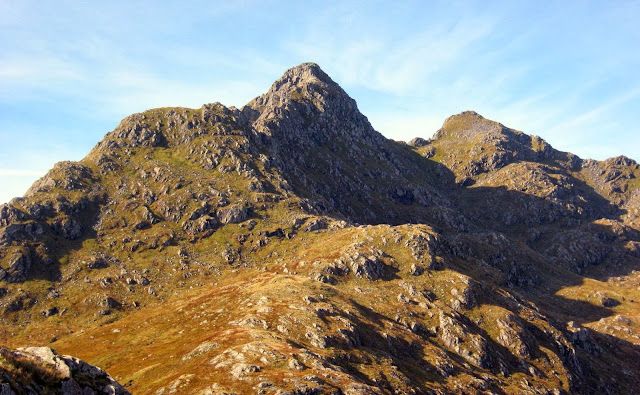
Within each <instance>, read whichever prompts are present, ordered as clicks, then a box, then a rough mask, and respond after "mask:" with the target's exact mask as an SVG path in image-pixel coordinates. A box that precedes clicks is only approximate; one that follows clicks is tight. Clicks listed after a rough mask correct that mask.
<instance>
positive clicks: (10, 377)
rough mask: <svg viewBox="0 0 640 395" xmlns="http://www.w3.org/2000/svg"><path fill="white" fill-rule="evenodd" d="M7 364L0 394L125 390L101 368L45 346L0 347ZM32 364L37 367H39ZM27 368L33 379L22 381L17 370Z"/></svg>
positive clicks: (118, 394)
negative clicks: (14, 348) (13, 349)
mask: <svg viewBox="0 0 640 395" xmlns="http://www.w3.org/2000/svg"><path fill="white" fill-rule="evenodd" d="M0 354H1V355H2V358H3V360H4V361H5V363H6V364H8V365H9V366H6V364H5V366H3V367H4V368H8V369H5V370H3V372H2V373H0V391H1V392H0V393H3V394H23V393H25V394H26V393H28V394H33V393H38V394H40V393H49V394H104V395H128V394H129V392H128V391H127V390H126V389H125V388H124V387H122V385H120V384H119V383H118V382H117V381H115V380H114V379H113V378H112V377H111V376H109V375H108V374H107V373H106V372H105V371H103V370H102V369H100V368H98V367H96V366H93V365H90V364H88V363H86V362H84V361H82V360H80V359H78V358H74V357H71V356H68V355H60V354H58V353H57V352H56V351H55V350H53V349H51V348H48V347H27V348H19V349H17V350H15V351H12V350H9V349H6V348H0ZM36 367H40V368H39V369H38V368H36ZM24 371H30V374H33V375H35V376H36V378H37V381H35V380H34V381H31V380H29V381H25V379H26V377H29V376H28V375H26V376H21V372H24Z"/></svg>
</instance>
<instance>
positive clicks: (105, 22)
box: [0, 0, 640, 202]
mask: <svg viewBox="0 0 640 395" xmlns="http://www.w3.org/2000/svg"><path fill="white" fill-rule="evenodd" d="M638 20H640V2H639V1H593V2H592V1H569V0H565V1H557V2H553V1H545V2H539V1H531V2H525V1H516V0H514V1H504V2H493V1H479V2H473V1H447V2H436V1H416V2H411V1H387V2H374V1H363V2H350V1H338V2H329V1H324V2H313V1H291V2H274V1H237V2H231V1H227V2H220V3H217V4H216V3H215V2H213V1H202V2H198V1H191V2H190V1H175V2H173V1H163V2H157V1H154V2H144V1H109V2H95V1H94V2H80V1H76V2H66V1H59V0H58V1H48V0H43V1H19V0H15V1H8V0H0V202H3V201H7V200H9V199H10V198H11V197H13V196H18V195H22V194H23V193H24V191H25V190H26V189H27V188H28V186H29V185H30V184H31V183H32V182H33V181H34V180H35V179H37V178H38V177H39V176H41V175H43V174H44V173H45V172H46V170H47V169H49V168H50V167H51V166H52V165H53V163H55V162H57V161H59V160H67V159H70V160H78V159H81V158H82V157H83V156H84V155H85V154H86V153H87V152H88V151H89V150H90V149H91V148H92V147H93V146H94V145H95V144H96V143H97V142H98V141H99V140H100V139H101V138H102V136H103V135H104V134H105V133H107V132H108V131H110V130H112V129H113V128H114V127H115V126H116V125H117V123H118V122H119V120H120V119H121V118H123V117H124V116H126V115H127V114H130V113H134V112H139V111H143V110H145V109H148V108H152V107H161V106H186V107H200V105H201V104H203V103H209V102H214V101H220V102H222V103H224V104H227V105H235V106H238V107H239V106H242V105H243V104H245V103H246V102H248V101H249V100H250V99H251V98H253V97H254V96H257V95H258V94H260V93H262V92H264V91H265V90H266V89H267V88H268V87H269V85H270V84H271V82H272V81H273V80H275V79H276V78H278V77H279V76H280V75H281V74H282V72H283V71H284V70H285V69H287V68H289V67H291V66H293V65H296V64H299V63H302V62H305V61H314V62H317V63H318V64H320V65H321V66H322V68H323V69H324V70H325V71H326V72H327V73H329V74H330V75H331V76H332V77H333V78H334V79H335V80H336V81H337V82H338V83H340V84H341V85H342V86H343V87H344V88H345V90H346V91H347V92H348V93H349V94H350V95H351V96H352V97H353V98H355V99H356V100H357V101H358V103H359V106H360V109H361V110H362V112H363V113H364V114H365V115H367V116H368V117H369V119H370V121H371V122H372V124H373V126H374V127H375V128H376V129H377V130H379V131H380V132H382V133H383V134H384V135H386V136H387V137H390V138H393V139H397V140H408V139H410V138H412V137H415V136H423V137H429V136H431V135H432V134H433V132H434V131H435V130H437V129H438V128H439V127H440V125H441V124H442V122H443V120H444V119H445V118H446V117H447V116H449V115H451V114H454V113H458V112H461V111H463V110H468V109H473V110H476V111H478V112H479V113H481V114H482V115H484V116H485V117H488V118H491V119H494V120H497V121H500V122H502V123H504V124H506V125H508V126H511V127H513V128H516V129H519V130H523V131H525V132H528V133H532V134H537V135H539V136H542V137H543V138H545V139H546V140H547V141H549V142H550V143H551V144H552V145H553V146H555V147H556V148H558V149H562V150H566V151H572V152H574V153H576V154H578V155H579V156H581V157H584V158H595V159H605V158H607V157H610V156H615V155H618V154H625V155H627V156H630V157H632V158H635V159H637V160H638V159H640V136H639V133H640V128H639V127H638V122H637V121H638V119H637V118H638V115H639V114H640V73H639V70H640V29H638V27H637V24H638Z"/></svg>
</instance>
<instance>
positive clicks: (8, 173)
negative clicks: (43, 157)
mask: <svg viewBox="0 0 640 395" xmlns="http://www.w3.org/2000/svg"><path fill="white" fill-rule="evenodd" d="M46 172H47V171H46V170H26V169H7V168H0V177H42V176H43V175H44V174H45V173H46Z"/></svg>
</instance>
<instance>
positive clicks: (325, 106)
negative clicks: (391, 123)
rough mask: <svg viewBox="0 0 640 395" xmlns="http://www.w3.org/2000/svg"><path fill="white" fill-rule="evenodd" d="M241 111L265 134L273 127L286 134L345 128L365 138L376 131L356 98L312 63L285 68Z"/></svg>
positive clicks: (254, 126)
mask: <svg viewBox="0 0 640 395" xmlns="http://www.w3.org/2000/svg"><path fill="white" fill-rule="evenodd" d="M242 111H243V113H244V114H246V115H248V116H249V118H250V119H252V120H253V125H252V126H253V128H255V129H256V130H257V131H258V132H261V133H265V134H267V135H272V133H273V131H274V130H275V129H278V131H281V132H284V133H286V134H290V133H296V134H300V133H303V132H304V131H308V132H312V134H314V135H318V134H319V133H321V132H322V133H326V132H329V131H338V132H340V131H344V130H346V129H348V130H350V133H351V134H352V136H351V137H355V138H365V139H370V138H371V137H372V135H376V137H377V136H378V135H379V134H378V133H377V132H375V131H374V130H373V128H372V127H371V125H370V124H369V121H368V120H367V118H366V117H365V116H364V115H362V114H361V113H360V111H359V110H358V106H357V104H356V102H355V100H353V99H352V98H351V97H349V95H348V94H347V93H346V92H345V91H344V90H343V89H342V88H341V87H340V85H338V84H337V83H336V82H334V81H333V80H332V79H331V77H329V76H328V75H327V74H326V73H325V72H324V71H322V69H321V68H320V66H318V65H317V64H315V63H303V64H301V65H299V66H296V67H293V68H291V69H289V70H287V71H286V72H285V73H284V74H283V75H282V77H280V78H279V79H278V80H276V81H275V82H274V83H273V84H272V85H271V87H270V88H269V90H268V91H267V92H266V93H265V94H263V95H262V96H259V97H257V98H255V99H254V100H252V101H251V102H249V103H248V104H247V105H246V106H245V107H244V108H243V110H242ZM303 134H304V133H303ZM354 134H355V135H354ZM380 137H381V136H380Z"/></svg>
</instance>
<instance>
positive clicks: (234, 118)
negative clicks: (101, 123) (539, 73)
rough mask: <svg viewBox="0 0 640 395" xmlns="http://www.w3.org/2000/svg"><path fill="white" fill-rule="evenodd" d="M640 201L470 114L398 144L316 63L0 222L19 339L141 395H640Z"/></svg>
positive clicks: (139, 139)
mask: <svg viewBox="0 0 640 395" xmlns="http://www.w3.org/2000/svg"><path fill="white" fill-rule="evenodd" d="M639 180H640V166H639V165H638V164H637V163H636V162H635V161H633V160H631V159H629V158H626V157H618V158H612V159H608V160H605V161H593V160H583V159H581V158H579V157H577V156H575V155H573V154H570V153H565V152H560V151H558V150H555V149H554V148H552V147H551V146H550V145H549V144H548V143H547V142H545V141H544V140H542V139H540V138H538V137H535V136H530V135H527V134H525V133H522V132H519V131H516V130H513V129H510V128H508V127H506V126H504V125H502V124H499V123H497V122H494V121H490V120H487V119H485V118H483V117H482V116H480V115H478V114H477V113H474V112H463V113H461V114H458V115H454V116H452V117H450V118H448V119H447V120H446V121H445V122H444V124H443V126H442V128H441V129H440V130H439V131H437V133H436V134H435V135H434V137H433V138H431V139H426V138H416V139H414V140H412V141H411V142H409V143H402V142H396V141H392V140H389V139H386V138H385V137H384V136H382V135H381V134H380V133H378V132H377V131H375V130H374V129H373V128H372V126H371V125H370V123H369V122H368V120H367V118H366V117H365V116H364V115H362V114H361V113H360V112H359V110H358V108H357V105H356V103H355V101H354V100H353V99H351V98H350V97H349V96H348V95H347V94H346V93H345V92H344V90H343V89H342V88H341V87H340V86H339V85H337V84H336V83H335V82H334V81H332V80H331V78H330V77H329V76H327V75H326V74H325V73H324V72H323V71H322V70H321V69H320V68H319V67H318V66H317V65H315V64H310V63H306V64H302V65H300V66H297V67H294V68H292V69H290V70H288V71H287V72H286V73H285V74H284V75H283V76H282V77H281V78H280V79H279V80H278V81H276V82H275V83H274V84H273V85H272V86H271V88H270V89H269V90H268V92H267V93H265V94H264V95H262V96H260V97H257V98H256V99H254V100H252V101H251V102H250V103H249V104H247V105H246V106H245V107H243V108H242V109H237V108H233V107H230V108H229V107H225V106H224V105H222V104H220V103H214V104H206V105H204V106H202V108H200V109H186V108H161V109H154V110H149V111H146V112H144V113H140V114H134V115H131V116H129V117H127V118H125V119H124V120H123V121H122V122H121V123H120V124H119V125H118V126H117V127H116V129H115V130H113V131H112V132H110V133H108V134H107V135H106V137H105V138H104V139H103V140H102V141H101V142H100V143H99V144H98V145H97V146H96V147H95V148H94V149H93V150H92V151H91V152H90V153H89V154H88V155H87V157H86V158H84V159H83V160H82V161H80V162H62V163H58V164H57V165H56V166H55V167H54V168H53V169H52V170H51V171H50V172H49V173H48V174H47V175H46V176H44V177H43V178H42V179H40V180H39V181H37V182H36V183H35V184H34V185H33V186H32V187H31V188H30V189H29V191H28V192H27V194H26V195H25V196H24V197H22V198H17V199H14V200H12V201H11V202H10V203H8V204H5V205H3V206H1V208H0V266H1V269H0V279H1V280H0V281H1V282H0V285H1V286H0V312H1V314H2V315H1V321H0V338H1V339H2V341H3V343H5V344H7V345H9V346H11V347H24V346H27V345H32V344H49V343H50V344H51V345H52V346H53V347H55V348H56V349H57V350H60V351H62V352H64V353H68V354H71V355H77V356H79V357H81V358H83V359H85V360H87V361H90V362H91V363H94V364H96V365H97V366H100V367H101V368H103V369H105V370H106V371H108V372H109V373H111V374H112V375H113V376H114V377H115V378H116V379H117V380H118V381H119V382H120V383H122V384H123V385H124V386H125V388H127V390H129V391H131V392H133V393H153V394H172V393H199V394H233V393H236V394H244V393H259V394H318V393H329V394H392V393H399V394H430V393H431V394H444V393H464V394H467V393H529V394H562V393H594V394H595V393H597V394H602V393H605V394H606V393H609V394H617V393H631V392H633V390H634V389H637V388H639V387H640V373H639V372H640V369H639V368H640V366H639V362H638V361H640V348H639V347H640V329H639V326H638V325H639V321H638V320H639V318H638V316H639V313H640V306H639V305H638V303H639V301H640V272H638V271H637V270H638V267H640V181H639ZM65 358H66V357H65ZM78 383H80V382H79V381H78ZM2 385H5V384H2ZM8 385H9V386H11V388H12V390H14V391H16V392H17V391H19V390H18V389H16V388H15V383H14V384H12V382H10V381H9V382H8ZM80 385H81V384H80ZM4 388H5V387H3V390H4ZM7 388H9V387H7ZM114 388H115V387H114Z"/></svg>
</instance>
